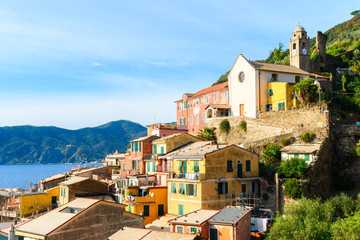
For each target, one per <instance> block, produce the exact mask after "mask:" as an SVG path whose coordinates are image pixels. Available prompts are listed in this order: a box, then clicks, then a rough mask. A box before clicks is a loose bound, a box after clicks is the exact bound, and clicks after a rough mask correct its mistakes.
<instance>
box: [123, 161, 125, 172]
mask: <svg viewBox="0 0 360 240" xmlns="http://www.w3.org/2000/svg"><path fill="white" fill-rule="evenodd" d="M123 172H125V163H123Z"/></svg>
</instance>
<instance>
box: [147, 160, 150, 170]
mask: <svg viewBox="0 0 360 240" xmlns="http://www.w3.org/2000/svg"><path fill="white" fill-rule="evenodd" d="M146 172H150V163H149V162H146Z"/></svg>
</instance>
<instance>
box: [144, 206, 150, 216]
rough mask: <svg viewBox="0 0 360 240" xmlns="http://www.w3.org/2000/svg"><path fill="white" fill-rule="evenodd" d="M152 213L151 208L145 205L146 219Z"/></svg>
mask: <svg viewBox="0 0 360 240" xmlns="http://www.w3.org/2000/svg"><path fill="white" fill-rule="evenodd" d="M149 212H150V206H149V205H144V217H148V216H149Z"/></svg>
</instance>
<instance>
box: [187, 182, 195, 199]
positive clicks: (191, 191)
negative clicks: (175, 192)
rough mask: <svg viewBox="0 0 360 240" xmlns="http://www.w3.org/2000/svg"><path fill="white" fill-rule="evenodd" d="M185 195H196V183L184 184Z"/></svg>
mask: <svg viewBox="0 0 360 240" xmlns="http://www.w3.org/2000/svg"><path fill="white" fill-rule="evenodd" d="M186 195H188V196H196V184H186Z"/></svg>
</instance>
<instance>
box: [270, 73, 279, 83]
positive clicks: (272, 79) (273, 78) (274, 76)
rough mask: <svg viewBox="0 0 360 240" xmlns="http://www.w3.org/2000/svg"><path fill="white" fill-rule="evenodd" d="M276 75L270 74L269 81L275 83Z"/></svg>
mask: <svg viewBox="0 0 360 240" xmlns="http://www.w3.org/2000/svg"><path fill="white" fill-rule="evenodd" d="M277 76H278V75H277V74H271V81H272V82H276V81H277Z"/></svg>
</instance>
